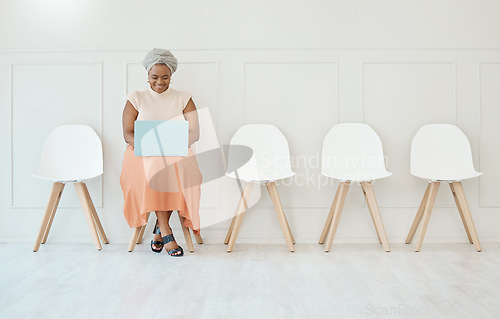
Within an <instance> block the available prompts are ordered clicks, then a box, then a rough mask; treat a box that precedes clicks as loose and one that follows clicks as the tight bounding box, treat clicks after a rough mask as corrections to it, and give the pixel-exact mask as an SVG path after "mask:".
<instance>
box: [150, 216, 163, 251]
mask: <svg viewBox="0 0 500 319" xmlns="http://www.w3.org/2000/svg"><path fill="white" fill-rule="evenodd" d="M153 234H154V237H153V240H151V250H152V251H154V252H155V253H161V251H162V250H163V238H162V237H161V233H160V228H159V227H158V220H157V221H156V225H155V227H154V229H153Z"/></svg>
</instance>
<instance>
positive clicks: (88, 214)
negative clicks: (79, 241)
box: [75, 182, 102, 250]
mask: <svg viewBox="0 0 500 319" xmlns="http://www.w3.org/2000/svg"><path fill="white" fill-rule="evenodd" d="M84 188H85V187H84V186H83V183H81V182H78V183H75V189H76V193H77V194H78V198H79V199H80V203H81V205H82V207H83V213H84V214H85V219H86V220H87V224H88V226H89V229H90V234H91V235H92V238H93V240H94V244H95V246H96V248H97V249H98V250H101V249H102V247H101V242H100V241H99V236H98V235H97V230H96V227H95V224H94V220H93V218H92V209H91V208H90V204H89V202H88V200H87V195H86V194H85V189H84Z"/></svg>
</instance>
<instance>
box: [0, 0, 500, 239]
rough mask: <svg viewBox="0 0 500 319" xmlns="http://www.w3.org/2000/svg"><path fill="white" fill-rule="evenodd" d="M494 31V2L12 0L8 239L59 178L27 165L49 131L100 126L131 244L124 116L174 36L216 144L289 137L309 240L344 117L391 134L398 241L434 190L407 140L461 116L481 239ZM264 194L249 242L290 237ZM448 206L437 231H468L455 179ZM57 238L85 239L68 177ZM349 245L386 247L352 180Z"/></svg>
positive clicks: (442, 208) (2, 6) (289, 202)
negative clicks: (267, 130)
mask: <svg viewBox="0 0 500 319" xmlns="http://www.w3.org/2000/svg"><path fill="white" fill-rule="evenodd" d="M498 30H500V2H497V1H493V0H489V1H482V0H481V1H479V0H474V1H472V0H470V1H465V0H460V1H455V0H443V1H431V0H418V1H416V0H415V1H413V0H405V1H401V0H392V1H390V0H385V1H374V0H358V1H352V0H343V1H326V0H324V1H314V2H311V1H310V2H306V1H297V0H292V1H264V0H256V1H229V0H227V1H223V0H210V1H153V0H149V1H141V2H139V1H131V0H129V1H123V0H122V1H117V0H113V1H98V0H94V1H83V0H82V1H62V0H47V1H35V0H32V1H29V0H21V1H6V0H0V39H1V41H0V107H1V111H2V112H1V114H2V116H1V117H0V145H2V146H3V149H2V152H0V172H1V174H0V176H1V177H2V178H1V179H0V187H1V192H0V241H6V242H9V241H30V242H31V241H34V238H35V235H36V234H37V231H38V227H39V223H40V221H41V218H42V214H43V211H44V205H45V203H46V200H47V198H48V194H49V192H50V183H49V182H44V181H40V180H36V179H34V178H32V177H31V173H34V172H36V171H37V169H38V165H39V159H40V154H41V149H42V143H43V141H44V139H45V138H46V136H47V135H48V133H49V132H50V131H51V130H52V129H53V128H54V127H55V126H57V125H60V124H68V123H84V124H88V125H91V126H92V127H93V128H94V129H95V130H96V131H97V132H98V134H99V135H100V137H101V139H102V141H103V145H104V165H105V167H104V175H103V177H102V178H101V179H98V180H94V181H92V182H90V183H89V188H90V192H91V195H92V196H93V198H94V201H95V203H96V206H98V208H97V210H98V212H99V215H100V217H101V219H102V222H103V225H104V228H105V230H106V232H107V233H108V237H109V238H110V240H111V241H112V242H127V241H128V239H129V236H130V234H131V231H130V229H129V228H128V226H127V224H126V222H125V220H124V218H123V215H122V205H123V199H122V193H121V189H120V185H119V175H120V170H121V160H122V156H123V151H124V144H123V138H122V136H121V112H122V108H123V105H124V96H125V95H126V93H127V92H128V91H130V90H132V89H136V88H140V87H144V86H145V85H146V83H145V81H146V75H145V73H144V71H143V70H142V69H141V66H140V64H139V63H140V61H141V60H142V58H143V56H144V54H145V53H146V52H147V51H148V50H150V49H151V48H153V47H163V48H169V49H171V50H172V51H173V53H174V54H175V55H176V56H177V57H178V59H179V61H180V62H181V65H180V67H179V71H178V72H177V73H176V74H175V75H174V84H173V86H174V87H177V88H180V89H185V90H188V91H191V92H192V93H193V95H194V100H195V102H196V104H197V106H198V107H199V108H208V109H209V110H210V112H211V115H212V117H213V119H214V124H215V128H216V131H217V134H218V136H219V140H220V142H221V143H227V142H228V141H229V139H230V137H231V136H232V135H233V134H234V132H235V131H236V129H237V128H238V127H239V126H240V125H242V124H247V123H272V124H274V125H276V126H278V127H279V128H280V129H281V130H282V131H283V133H284V134H285V135H286V136H287V138H288V140H289V143H290V148H291V155H292V158H293V159H294V160H295V161H296V165H295V167H294V169H295V170H296V172H297V173H298V178H297V179H296V180H294V181H293V182H292V183H291V185H289V186H287V185H280V186H279V191H280V194H281V199H282V202H283V204H284V207H285V212H286V214H287V216H288V218H289V223H290V226H291V228H292V231H293V233H294V236H295V239H296V240H297V242H299V243H301V242H316V241H317V239H318V237H319V235H320V233H321V230H322V226H323V223H324V221H325V218H326V215H327V213H328V209H329V206H330V204H331V201H332V199H333V195H334V191H335V188H336V185H337V184H336V183H329V184H328V185H323V186H318V183H317V181H318V178H319V167H318V165H319V161H318V159H319V157H318V156H319V150H320V148H321V144H322V138H323V137H324V135H325V134H326V132H327V131H328V129H329V128H330V127H331V126H333V125H334V124H336V123H339V122H365V123H368V124H369V125H371V126H372V127H373V128H374V129H375V130H376V131H377V132H378V133H379V135H380V137H381V139H382V141H383V144H384V150H385V152H386V154H387V156H388V169H389V171H392V172H393V173H394V175H393V176H392V177H390V178H388V179H385V180H381V181H378V182H376V184H375V192H376V194H377V199H378V202H379V204H380V208H381V212H382V218H383V220H384V223H385V228H386V231H387V234H388V236H389V240H390V241H391V242H394V243H395V242H403V240H404V238H405V237H406V234H407V231H408V230H409V227H410V225H411V222H412V220H413V217H414V214H415V212H416V209H417V206H418V204H419V201H420V199H421V197H422V195H423V192H424V190H425V186H426V182H425V181H422V180H419V179H417V178H415V177H412V176H411V175H410V174H409V146H410V142H411V138H412V136H413V135H414V134H415V132H416V131H417V129H418V128H419V127H420V126H422V125H423V124H427V123H452V124H456V125H458V126H459V127H460V128H461V129H462V130H463V131H464V132H465V134H466V135H467V136H468V137H469V139H470V142H471V145H472V151H473V154H474V161H475V165H476V168H477V169H478V170H480V171H482V172H484V176H482V177H481V178H479V179H474V180H468V181H465V182H464V187H465V190H466V193H467V196H468V200H469V204H470V207H471V210H472V213H473V216H474V220H475V224H476V227H477V230H478V233H479V237H480V239H481V240H482V241H483V242H484V241H494V242H498V241H499V240H500V232H499V231H498V227H497V225H498V224H499V223H500V216H499V214H498V213H499V211H500V196H498V194H497V190H498V182H497V179H498V177H499V176H500V168H498V165H497V163H498V162H499V161H500V146H498V145H499V144H498V142H497V138H496V136H498V135H499V134H500V127H499V125H498V124H497V119H499V118H500V107H499V106H500V93H498V92H500V91H499V90H498V87H499V86H500V32H498ZM304 158H305V159H307V160H308V161H309V164H308V165H307V166H305V165H304V163H303V162H301V160H302V159H304ZM306 180H307V181H308V182H307V183H305V181H306ZM321 181H322V182H324V181H325V180H324V179H321ZM204 187H205V188H206V192H205V196H204V197H203V199H202V214H208V215H209V214H211V213H212V214H214V213H217V212H220V211H232V210H233V209H234V206H235V200H234V196H233V195H235V193H234V191H235V190H236V191H237V189H236V188H235V184H234V183H232V184H231V182H228V181H227V180H219V181H214V182H212V183H210V185H206V186H204ZM207 194H210V196H207ZM262 194H263V195H264V196H262V198H261V200H260V201H259V202H258V203H257V205H256V207H254V208H253V209H252V211H251V212H250V213H249V214H246V215H245V222H244V224H243V226H242V229H241V232H240V236H239V242H245V241H247V242H275V243H281V242H284V240H283V236H282V234H281V230H280V228H279V224H278V221H277V218H276V217H275V214H274V211H273V209H272V203H271V201H270V199H269V198H268V196H267V194H266V193H265V189H263V192H262ZM228 195H230V196H228ZM236 196H237V195H236ZM436 206H437V207H436V209H435V210H434V215H433V217H432V219H431V222H430V225H429V228H428V231H427V236H426V242H431V241H439V242H441V241H447V242H466V240H467V237H466V236H465V232H464V230H463V226H462V225H461V221H460V218H459V215H458V213H457V211H456V208H455V207H454V202H453V199H452V197H451V193H450V191H449V190H448V187H447V186H446V185H443V186H442V187H441V191H440V193H439V195H438V199H437V202H436ZM175 225H178V223H176V224H175ZM176 227H177V226H176ZM227 227H228V222H225V223H220V224H216V225H213V226H211V227H209V228H207V229H205V232H204V233H205V234H204V238H205V240H206V242H214V243H221V242H222V240H223V237H224V236H225V232H226V230H227ZM174 231H175V229H174ZM50 240H53V241H63V240H69V241H85V242H86V241H88V242H89V243H90V235H89V232H88V229H87V226H86V224H85V220H84V217H83V214H82V213H81V209H80V206H79V202H78V200H77V197H76V195H75V193H74V190H73V189H71V188H69V187H68V188H67V190H65V194H64V195H63V199H62V200H61V208H60V209H59V210H58V213H57V216H56V218H55V220H54V225H53V228H52V231H51V235H50ZM336 241H338V242H376V233H375V231H374V228H373V225H372V224H371V219H370V217H369V213H368V210H367V208H366V206H365V205H364V203H363V197H362V194H361V191H360V189H359V186H357V185H353V186H352V187H351V190H350V193H349V196H348V198H347V202H346V205H345V208H344V214H343V215H342V219H341V221H340V225H339V229H338V232H337V238H336Z"/></svg>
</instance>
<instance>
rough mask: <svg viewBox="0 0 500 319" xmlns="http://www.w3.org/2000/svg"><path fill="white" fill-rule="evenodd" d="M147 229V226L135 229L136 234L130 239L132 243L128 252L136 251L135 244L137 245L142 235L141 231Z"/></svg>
mask: <svg viewBox="0 0 500 319" xmlns="http://www.w3.org/2000/svg"><path fill="white" fill-rule="evenodd" d="M142 228H146V226H139V227H136V228H134V233H133V234H132V238H130V243H129V244H128V252H129V253H130V252H132V251H134V249H135V244H136V243H137V240H138V238H139V235H140V233H141V229H142Z"/></svg>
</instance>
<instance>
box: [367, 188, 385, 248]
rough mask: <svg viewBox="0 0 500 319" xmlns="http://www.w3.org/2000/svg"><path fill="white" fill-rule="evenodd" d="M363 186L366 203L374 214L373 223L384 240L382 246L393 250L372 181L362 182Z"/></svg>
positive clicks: (380, 238) (380, 237)
mask: <svg viewBox="0 0 500 319" xmlns="http://www.w3.org/2000/svg"><path fill="white" fill-rule="evenodd" d="M361 188H362V189H363V194H364V195H365V198H366V204H367V205H368V210H369V211H370V214H371V215H372V219H373V223H374V225H375V230H376V232H377V235H378V237H379V241H381V242H382V246H383V247H384V249H385V251H391V249H390V247H389V241H388V240H387V234H386V233H385V228H384V224H383V222H382V216H381V215H380V210H379V208H378V204H377V199H376V198H375V192H374V191H373V185H372V183H371V182H363V183H361Z"/></svg>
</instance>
